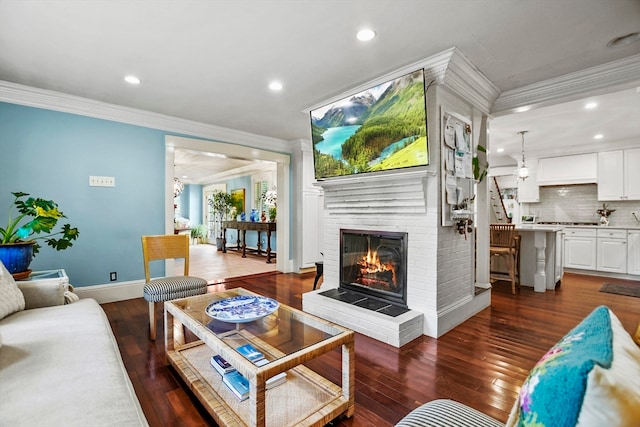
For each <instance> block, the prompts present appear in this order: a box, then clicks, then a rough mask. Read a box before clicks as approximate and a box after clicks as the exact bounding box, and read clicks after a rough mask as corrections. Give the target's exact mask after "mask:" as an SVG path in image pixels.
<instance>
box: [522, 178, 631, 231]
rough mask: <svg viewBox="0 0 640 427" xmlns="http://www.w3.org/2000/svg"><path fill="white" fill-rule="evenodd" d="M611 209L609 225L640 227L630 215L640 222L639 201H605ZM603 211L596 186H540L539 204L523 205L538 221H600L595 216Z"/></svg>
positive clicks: (526, 211) (523, 210)
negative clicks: (599, 210)
mask: <svg viewBox="0 0 640 427" xmlns="http://www.w3.org/2000/svg"><path fill="white" fill-rule="evenodd" d="M606 204H607V208H608V209H615V210H616V211H615V212H614V213H612V214H611V215H610V216H609V225H610V226H615V227H640V222H637V221H636V220H635V219H634V218H633V216H632V215H631V212H636V215H637V216H638V218H639V219H640V201H639V200H634V201H613V202H606ZM601 208H602V202H599V201H598V186H597V185H596V184H581V185H555V186H544V187H540V202H539V203H523V205H522V213H523V214H527V213H528V214H530V215H536V216H537V217H538V221H563V222H598V220H599V219H600V216H599V215H598V214H597V213H596V211H597V210H598V209H601Z"/></svg>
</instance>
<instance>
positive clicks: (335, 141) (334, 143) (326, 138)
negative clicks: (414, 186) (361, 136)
mask: <svg viewBox="0 0 640 427" xmlns="http://www.w3.org/2000/svg"><path fill="white" fill-rule="evenodd" d="M358 129H360V125H352V126H338V127H332V128H328V129H327V130H326V131H325V132H324V133H323V134H322V138H323V140H322V141H320V142H318V143H317V144H316V145H315V148H316V150H318V152H320V153H322V154H327V155H329V156H331V157H333V158H334V159H336V160H340V161H343V159H342V144H344V143H345V141H346V140H347V139H349V137H351V135H353V134H354V133H356V131H357V130H358ZM418 136H419V135H415V136H410V137H407V138H403V139H401V140H399V141H396V142H393V143H391V144H389V145H388V146H387V147H386V148H385V149H384V150H382V152H381V153H380V156H378V157H377V158H376V159H373V160H371V161H370V162H369V166H370V167H371V166H373V165H375V164H377V163H380V162H381V161H383V160H385V159H387V158H389V157H390V156H391V155H392V154H394V153H395V152H396V150H397V149H400V148H402V147H403V146H404V145H405V144H407V143H408V142H411V141H412V140H413V139H415V138H417V137H418ZM421 151H422V150H421ZM420 154H422V153H419V155H420ZM415 160H416V161H415V163H411V164H407V165H405V166H417V165H421V164H426V163H427V161H426V150H425V151H424V158H416V159H415Z"/></svg>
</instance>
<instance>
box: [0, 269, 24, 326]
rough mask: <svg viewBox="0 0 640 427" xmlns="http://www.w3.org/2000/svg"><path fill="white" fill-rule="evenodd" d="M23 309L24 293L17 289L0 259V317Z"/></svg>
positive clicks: (2, 317)
mask: <svg viewBox="0 0 640 427" xmlns="http://www.w3.org/2000/svg"><path fill="white" fill-rule="evenodd" d="M20 310H24V295H22V292H20V289H18V285H16V282H15V280H13V276H12V275H11V273H9V271H8V270H7V269H6V268H5V266H4V264H3V263H2V261H0V319H4V318H5V317H7V316H8V315H10V314H13V313H15V312H17V311H20Z"/></svg>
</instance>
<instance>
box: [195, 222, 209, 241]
mask: <svg viewBox="0 0 640 427" xmlns="http://www.w3.org/2000/svg"><path fill="white" fill-rule="evenodd" d="M207 231H208V230H207V226H206V225H204V224H198V225H196V226H195V227H193V228H192V229H191V237H192V238H194V239H204V238H205V237H207Z"/></svg>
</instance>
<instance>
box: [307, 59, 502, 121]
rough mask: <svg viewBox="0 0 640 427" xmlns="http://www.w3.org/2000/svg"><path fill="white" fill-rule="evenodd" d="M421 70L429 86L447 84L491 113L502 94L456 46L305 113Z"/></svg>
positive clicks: (354, 89) (338, 95) (315, 105)
mask: <svg viewBox="0 0 640 427" xmlns="http://www.w3.org/2000/svg"><path fill="white" fill-rule="evenodd" d="M420 69H423V70H424V77H425V82H426V84H427V86H428V85H430V84H431V82H432V81H433V82H434V83H436V84H440V85H444V86H446V87H447V88H448V89H449V90H451V91H453V92H454V93H456V94H457V95H459V96H461V97H462V98H463V99H464V100H466V101H468V102H470V103H471V104H472V105H473V106H474V107H476V108H478V109H480V110H481V111H482V112H484V113H487V114H488V113H489V110H490V108H491V105H493V102H494V101H495V99H496V98H497V97H498V95H499V94H500V91H499V90H498V88H497V87H496V86H495V85H494V84H493V83H491V81H490V80H489V79H487V78H486V77H485V76H484V75H483V74H482V73H481V72H480V71H479V70H478V69H477V68H476V67H475V66H474V65H473V64H472V63H471V61H469V60H468V59H467V57H466V56H464V55H463V54H462V52H460V50H459V49H458V48H456V47H452V48H450V49H447V50H445V51H443V52H440V53H438V54H435V55H433V56H430V57H428V58H426V59H422V60H420V61H417V62H413V63H411V64H408V65H405V66H403V67H401V68H398V69H396V70H394V71H392V72H390V73H387V74H385V75H383V76H380V77H378V78H376V79H375V80H369V81H368V82H366V83H363V84H361V85H359V86H356V87H354V88H351V89H349V90H348V91H345V92H342V93H340V94H337V95H334V96H332V97H331V98H327V99H325V100H323V101H321V102H318V103H316V104H314V105H312V106H311V107H307V108H305V109H304V110H302V111H303V112H304V113H306V114H309V112H311V111H312V110H315V109H316V108H320V107H323V106H325V105H327V104H331V103H333V102H335V101H338V100H340V99H343V98H346V97H348V96H351V95H353V94H355V93H359V92H362V91H365V90H367V89H370V88H372V87H374V86H377V85H379V84H381V83H385V82H388V81H389V80H393V79H396V78H398V77H401V76H404V75H406V74H410V73H412V72H414V71H416V70H420Z"/></svg>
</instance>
